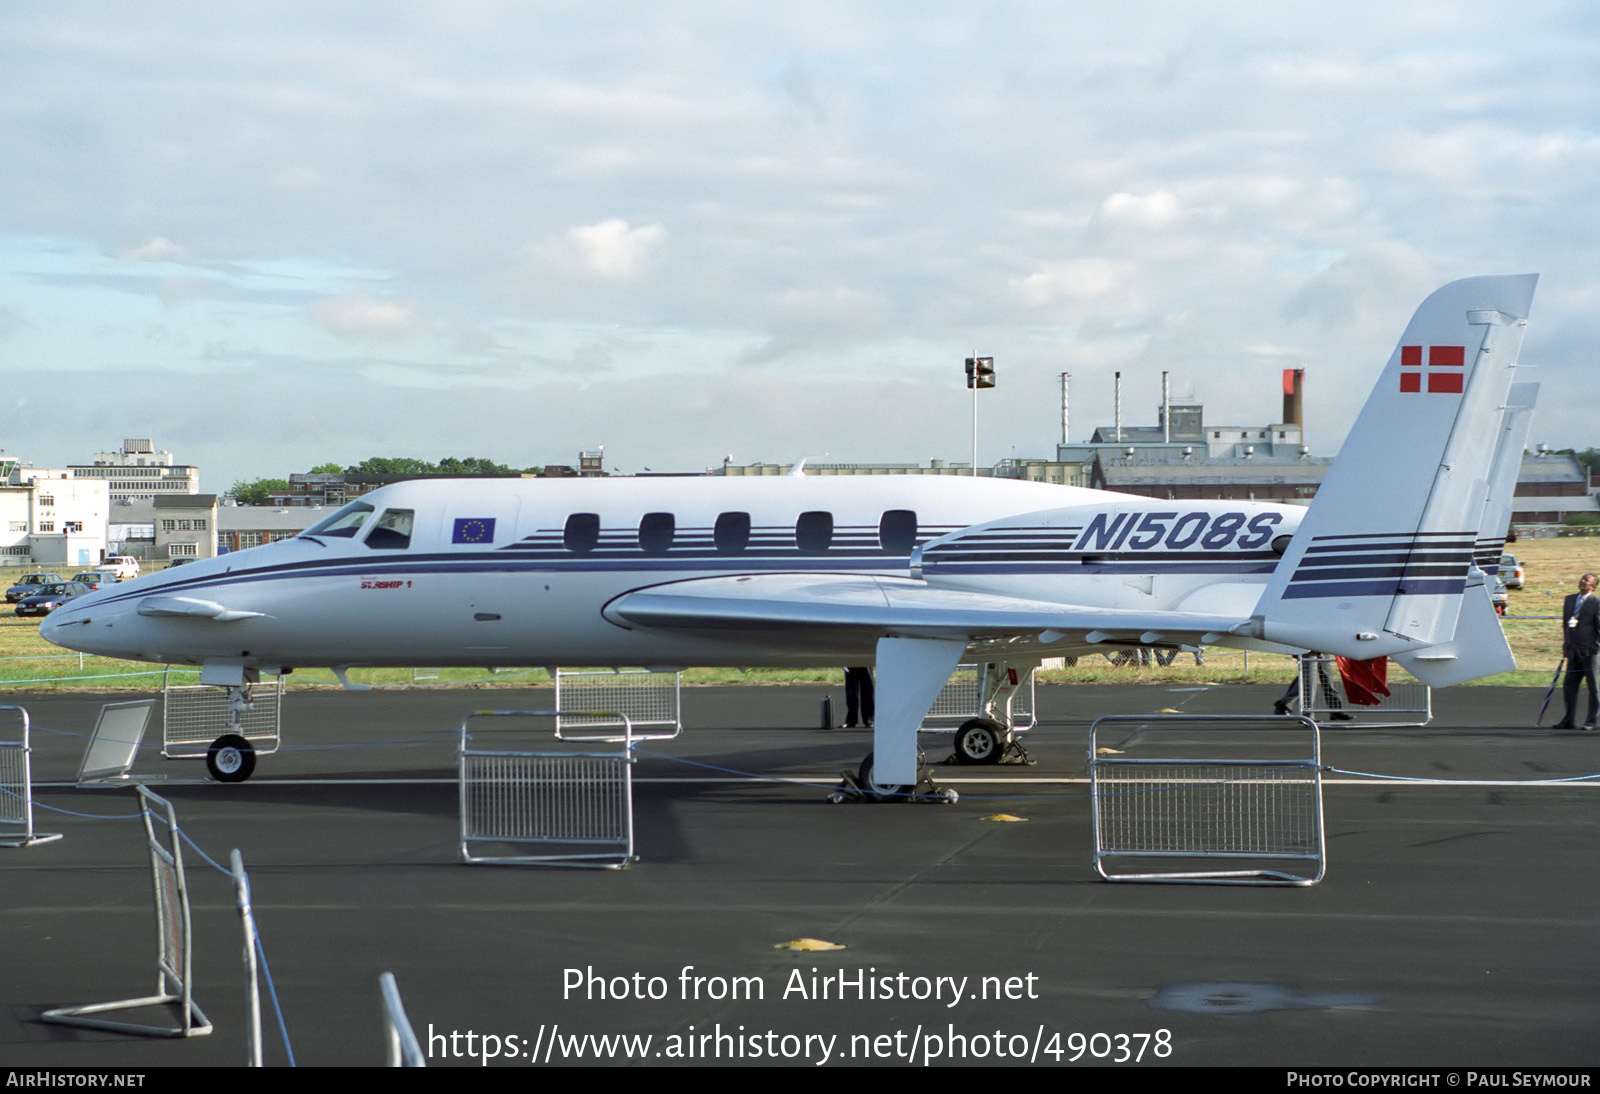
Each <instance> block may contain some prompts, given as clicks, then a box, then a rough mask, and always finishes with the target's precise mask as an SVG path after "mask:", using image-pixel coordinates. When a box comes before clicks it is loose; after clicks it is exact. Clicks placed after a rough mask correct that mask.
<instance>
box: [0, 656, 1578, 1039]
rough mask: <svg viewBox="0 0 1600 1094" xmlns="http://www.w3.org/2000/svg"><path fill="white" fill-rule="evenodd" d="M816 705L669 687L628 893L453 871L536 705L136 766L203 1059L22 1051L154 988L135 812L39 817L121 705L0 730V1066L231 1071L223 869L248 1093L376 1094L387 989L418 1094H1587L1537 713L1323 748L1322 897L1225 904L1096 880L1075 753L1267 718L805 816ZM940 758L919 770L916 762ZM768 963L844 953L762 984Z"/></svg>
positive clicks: (1113, 691) (94, 705) (818, 748)
mask: <svg viewBox="0 0 1600 1094" xmlns="http://www.w3.org/2000/svg"><path fill="white" fill-rule="evenodd" d="M842 690H843V689H842V686H841V687H837V688H831V689H828V688H821V687H809V686H786V687H757V686H749V687H710V688H692V689H685V690H684V692H683V718H684V723H685V727H686V728H685V729H684V732H683V733H682V735H681V736H680V737H678V738H677V739H676V740H671V741H654V742H649V743H647V744H645V745H643V746H641V747H640V749H639V755H638V762H637V763H636V764H635V765H634V778H635V783H634V790H633V803H634V823H635V831H636V853H637V856H638V861H637V862H635V863H634V864H633V865H632V866H631V868H629V869H627V870H623V871H599V870H579V869H568V868H544V867H527V866H472V865H467V864H464V863H463V862H462V861H461V853H460V846H459V844H460V803H459V794H458V786H457V778H456V755H455V751H456V746H457V742H458V734H457V728H458V726H459V725H460V724H461V721H462V719H463V717H465V716H466V715H467V714H468V713H469V712H471V711H473V710H475V709H480V708H485V707H490V708H497V709H535V708H540V709H542V708H545V707H547V706H548V705H549V704H550V702H551V694H550V692H549V691H547V690H545V691H541V690H538V689H529V690H525V691H507V690H494V691H484V690H405V691H377V692H365V693H357V692H329V691H299V692H291V693H290V695H289V696H288V698H287V699H286V700H285V705H284V740H283V747H282V749H281V750H280V751H278V752H276V753H274V754H271V755H263V756H262V757H261V758H260V762H259V766H258V768H257V770H256V774H255V776H254V777H253V778H252V779H250V780H249V781H248V782H244V783H239V784H220V783H214V782H209V781H198V780H201V779H203V777H204V769H203V765H202V764H201V763H199V762H196V761H192V760H189V761H169V760H164V759H162V758H161V757H160V755H159V752H158V750H157V749H155V748H153V747H147V748H146V749H145V750H144V751H143V752H142V753H141V754H140V756H139V758H138V760H137V761H136V763H135V765H134V774H135V776H136V777H155V778H162V777H164V778H166V779H167V781H166V782H164V783H162V782H155V783H152V784H151V789H153V790H155V791H156V792H158V793H160V794H162V795H163V796H164V797H165V798H166V799H167V800H169V801H170V802H172V803H173V806H174V807H175V809H176V813H177V817H178V822H179V824H180V826H181V829H182V831H183V833H184V835H185V837H186V845H185V846H184V855H185V863H186V866H187V871H188V877H189V887H190V893H191V905H192V917H193V931H194V950H193V952H194V957H193V969H194V972H193V984H192V991H193V997H194V1000H195V1001H196V1002H197V1003H198V1004H199V1005H200V1006H201V1008H202V1009H203V1010H204V1012H205V1014H206V1015H207V1016H209V1018H210V1019H211V1020H212V1022H213V1023H214V1024H215V1030H214V1032H212V1033H211V1034H210V1035H208V1036H202V1037H192V1038H171V1039H164V1038H146V1037H138V1036H132V1035H128V1034H120V1033H110V1032H101V1031H95V1030H84V1029H78V1028H73V1027H69V1026H62V1025H54V1024H48V1023H45V1022H43V1021H41V1018H40V1016H41V1014H42V1013H43V1012H44V1011H45V1010H47V1009H50V1008H53V1007H60V1006H69V1005H76V1004H88V1003H97V1002H105V1001H113V1000H120V999H126V998H130V997H134V996H143V995H145V994H147V993H149V992H151V991H152V989H153V988H155V986H156V983H155V982H156V980H157V975H156V928H155V918H154V913H153V897H152V888H151V869H150V862H149V857H148V855H147V853H146V850H145V845H144V832H143V827H142V825H141V823H140V822H139V820H138V807H137V802H136V796H135V794H134V792H133V791H132V790H130V789H112V790H91V789H79V788H76V787H74V786H73V785H72V783H73V780H74V778H75V775H76V772H77V770H78V765H79V761H80V759H81V757H82V754H83V749H84V744H85V734H87V732H88V731H89V729H90V728H91V727H92V726H93V724H94V720H95V716H96V713H97V711H98V708H99V706H100V704H101V703H103V702H106V701H108V699H119V698H122V697H120V696H97V695H82V694H73V695H50V694H41V695H17V694H13V695H11V696H8V697H7V698H6V702H9V703H15V704H19V705H21V706H23V707H25V708H26V709H27V711H28V712H29V715H30V717H31V720H32V725H33V754H32V761H33V778H34V784H35V796H36V805H35V826H36V827H37V828H38V829H39V830H41V831H45V832H59V833H61V834H62V836H63V838H62V839H60V840H57V841H55V842H50V843H41V844H36V845H34V846H31V847H26V848H19V849H0V879H3V881H0V937H3V939H4V946H5V953H6V975H5V977H4V981H3V984H4V988H3V993H4V1000H3V1002H4V1005H3V1009H0V1064H3V1065H5V1066H9V1067H13V1068H16V1067H113V1068H120V1069H132V1070H137V1069H145V1068H150V1067H165V1066H192V1065H240V1064H243V1063H244V1062H245V1059H246V1033H245V1030H246V1018H245V1000H246V993H245V987H244V984H245V981H244V973H243V966H242V963H241V953H242V944H241V937H242V935H241V927H240V919H239V916H238V913H237V911H236V908H235V902H234V895H233V889H232V884H231V881H230V880H229V878H228V877H226V876H225V875H224V874H223V873H222V872H220V870H219V869H217V868H213V866H211V865H209V864H208V863H207V861H206V859H207V858H209V859H211V860H215V862H218V863H224V864H225V863H226V862H227V861H228V854H229V852H230V850H232V849H235V848H237V849H239V851H240V852H241V854H242V857H243V860H244V863H245V865H246V868H247V870H248V871H249V875H250V881H251V887H252V894H253V909H254V914H255V918H256V922H257V927H258V929H259V932H260V936H261V940H262V949H263V951H264V953H265V955H266V958H267V961H268V968H269V972H270V984H271V993H275V997H276V1001H277V1005H278V1007H280V1008H281V1013H282V1016H283V1018H282V1021H283V1028H284V1029H285V1030H286V1032H287V1042H288V1046H289V1047H286V1046H285V1037H284V1035H283V1033H282V1032H280V1030H279V1028H278V1020H277V1018H276V1016H275V1014H274V1010H273V1003H272V994H270V993H269V992H268V990H267V989H266V988H265V987H264V988H263V993H262V994H263V1000H264V1001H263V1027H264V1040H265V1044H266V1047H265V1058H266V1062H267V1063H268V1064H269V1065H279V1064H284V1063H287V1062H288V1060H289V1054H290V1052H291V1051H292V1054H293V1059H294V1061H295V1062H296V1063H298V1064H301V1065H339V1064H345V1065H349V1064H355V1065H372V1064H378V1063H381V1062H382V1060H383V1053H384V1044H383V1040H382V1036H381V1033H380V997H379V988H378V978H379V975H380V974H381V973H384V972H392V973H393V974H394V976H395V977H396V980H397V983H398V986H399V990H400V994H401V996H402V997H403V999H404V1005H405V1009H406V1011H407V1013H408V1015H409V1017H410V1021H411V1023H412V1025H413V1026H414V1028H415V1030H416V1033H417V1035H418V1037H419V1039H420V1040H421V1042H422V1045H423V1048H424V1051H425V1052H427V1053H428V1055H429V1057H430V1058H429V1061H428V1062H429V1065H430V1066H444V1065H467V1066H481V1065H489V1066H530V1065H544V1064H546V1063H548V1064H552V1065H553V1064H557V1063H568V1064H572V1063H587V1064H596V1063H599V1064H605V1065H619V1064H635V1065H637V1064H671V1063H676V1062H693V1063H713V1064H715V1063H735V1064H742V1065H751V1064H758V1065H763V1064H769V1063H777V1064H786V1065H791V1066H801V1065H815V1066H822V1065H826V1066H838V1065H840V1064H861V1063H877V1064H891V1065H892V1064H901V1065H904V1064H917V1065H921V1064H924V1063H931V1064H934V1065H940V1066H944V1065H950V1064H955V1065H961V1064H971V1063H978V1064H986V1065H996V1064H1000V1065H1027V1064H1034V1065H1042V1066H1087V1065H1091V1064H1101V1065H1117V1064H1120V1066H1140V1067H1148V1066H1169V1065H1173V1064H1183V1065H1268V1066H1277V1067H1314V1066H1329V1067H1334V1066H1337V1067H1374V1066H1407V1065H1409V1066H1460V1067H1467V1066H1593V1065H1595V1064H1596V1063H1600V1037H1597V1036H1596V1035H1595V1029H1596V1019H1597V1017H1600V945H1597V939H1600V899H1597V897H1600V881H1597V878H1600V783H1596V782H1579V783H1570V782H1569V783H1558V782H1554V781H1553V780H1559V779H1566V778H1575V777H1583V776H1593V775H1595V774H1597V773H1600V734H1593V733H1583V732H1581V731H1578V732H1572V731H1557V730H1553V729H1549V728H1544V729H1538V728H1534V727H1533V723H1534V719H1535V716H1536V714H1537V712H1538V708H1539V703H1540V701H1541V700H1542V698H1543V693H1542V691H1538V690H1530V689H1515V688H1474V687H1467V688H1456V689H1451V690H1449V691H1444V692H1439V693H1437V694H1436V695H1435V696H1434V698H1433V704H1434V716H1433V720H1432V722H1431V723H1430V724H1428V725H1427V726H1425V727H1420V728H1419V727H1401V728H1360V727H1358V728H1345V727H1344V725H1343V724H1339V723H1335V724H1333V725H1330V726H1329V728H1327V729H1325V731H1324V732H1323V734H1322V747H1323V754H1322V760H1323V763H1324V764H1326V765H1327V766H1328V767H1329V768H1330V769H1331V770H1330V771H1329V772H1328V773H1327V775H1326V785H1325V803H1324V813H1325V829H1326V875H1325V877H1324V878H1323V879H1322V880H1321V881H1320V883H1318V884H1316V885H1313V886H1309V887H1250V886H1238V885H1221V884H1203V885H1179V884H1126V883H1110V882H1107V881H1105V880H1102V879H1101V878H1100V877H1099V876H1098V874H1097V873H1096V871H1095V868H1094V862H1093V858H1094V850H1095V842H1094V834H1093V831H1092V825H1091V816H1090V799H1089V796H1088V786H1087V783H1086V782H1085V771H1086V766H1087V763H1088V742H1089V731H1090V730H1089V727H1090V723H1091V722H1092V721H1093V720H1094V719H1095V718H1097V717H1099V716H1102V715H1108V714H1140V715H1150V714H1154V713H1157V712H1160V711H1164V710H1165V711H1176V712H1181V713H1182V714H1186V715H1194V714H1239V713H1250V714H1260V713H1265V712H1266V711H1267V710H1269V709H1270V707H1271V703H1272V700H1273V699H1274V698H1275V697H1276V695H1275V692H1274V691H1273V690H1272V689H1265V688H1250V687H1184V688H1166V687H1159V686H1142V687H1138V686H1078V687H1041V688H1040V689H1039V693H1038V706H1039V710H1040V715H1039V725H1038V726H1037V727H1036V728H1035V729H1033V730H1032V731H1030V732H1029V733H1028V734H1026V737H1025V740H1026V743H1027V748H1028V751H1029V753H1030V754H1031V757H1032V758H1033V760H1034V761H1035V762H1034V763H1033V764H1032V765H1027V766H1021V765H1018V766H998V767H985V768H958V767H949V768H946V767H937V768H936V769H935V770H936V778H937V779H938V780H939V781H940V784H941V785H944V786H950V787H953V788H954V789H956V790H957V791H958V792H959V795H960V800H959V801H958V802H956V803H955V804H932V803H920V802H919V803H881V804H869V803H860V802H846V803H842V804H832V803H830V802H829V800H828V794H829V790H830V789H832V788H833V787H836V786H837V785H839V783H840V774H841V772H843V771H847V770H848V771H854V770H855V768H856V766H857V764H858V763H859V762H860V760H861V758H862V756H863V755H864V754H865V752H866V751H867V750H868V749H869V748H870V734H869V733H867V732H865V731H859V730H857V731H850V730H837V729H834V730H824V729H822V728H820V714H819V705H820V701H821V698H822V696H823V694H824V693H831V694H832V695H833V697H834V702H835V703H836V704H837V703H839V701H840V700H841V699H842ZM1555 706H1556V707H1557V708H1559V706H1560V701H1559V698H1558V699H1557V701H1556V704H1555ZM836 709H837V708H836ZM1558 717H1559V709H1557V710H1556V711H1555V712H1553V713H1551V714H1549V715H1547V716H1546V718H1545V721H1546V722H1547V723H1549V722H1553V721H1555V720H1556V718H1558ZM1162 732H1165V731H1164V730H1162V729H1161V728H1160V727H1141V726H1131V727H1122V728H1119V729H1118V730H1116V731H1115V732H1114V733H1110V734H1108V735H1106V736H1104V737H1102V743H1106V742H1110V743H1112V744H1114V745H1116V746H1117V747H1118V748H1119V749H1122V750H1129V749H1132V748H1133V747H1134V746H1139V747H1145V748H1146V749H1147V750H1148V748H1149V746H1150V742H1151V741H1152V740H1160V739H1161V738H1160V737H1159V736H1156V737H1152V736H1151V735H1152V734H1158V735H1159V734H1160V733H1162ZM541 733H542V731H541ZM1179 736H1180V738H1182V739H1183V740H1186V741H1188V742H1189V743H1190V744H1193V742H1194V740H1196V739H1197V737H1196V734H1195V733H1189V734H1188V735H1187V736H1184V735H1183V734H1180V735H1179ZM1198 737H1199V738H1204V737H1205V734H1204V733H1200V734H1199V735H1198ZM492 738H493V735H492V734H489V733H479V732H477V731H475V732H474V738H473V739H474V742H475V745H476V743H477V742H479V741H483V740H490V739H492ZM947 742H948V737H940V736H939V735H937V734H929V735H927V736H926V739H925V748H926V751H927V753H928V756H929V760H930V762H933V761H937V760H938V759H940V758H941V757H942V755H943V754H944V751H945V750H947V748H948V744H947ZM1230 747H1232V746H1230ZM1157 751H1158V752H1159V748H1158V749H1157ZM1130 754H1131V753H1130ZM1378 776H1385V777H1389V778H1379V777H1378ZM1394 779H1399V780H1417V781H1393V780H1394ZM191 780H194V781H191ZM998 814H1009V815H1012V816H1014V817H1017V818H1020V821H1019V822H1006V821H997V820H992V819H990V818H993V817H995V816H996V815H998ZM798 939H817V940H823V941H826V942H829V943H833V944H836V945H838V946H841V947H843V948H840V949H831V950H826V951H805V950H801V951H795V950H790V949H781V948H776V947H778V946H780V945H781V944H783V943H788V942H792V941H794V940H798Z"/></svg>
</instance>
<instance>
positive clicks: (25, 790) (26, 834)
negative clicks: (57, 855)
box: [0, 706, 61, 847]
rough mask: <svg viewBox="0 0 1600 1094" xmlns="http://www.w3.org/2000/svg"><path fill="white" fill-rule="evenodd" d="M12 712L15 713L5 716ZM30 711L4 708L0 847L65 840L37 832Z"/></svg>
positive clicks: (1, 722) (0, 750)
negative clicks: (30, 741)
mask: <svg viewBox="0 0 1600 1094" xmlns="http://www.w3.org/2000/svg"><path fill="white" fill-rule="evenodd" d="M5 712H11V713H5ZM28 729H29V722H28V711H27V710H26V709H25V708H23V707H19V706H0V733H3V734H5V736H6V739H4V740H0V833H4V834H3V835H0V847H28V846H31V845H33V844H35V843H49V842H50V841H51V840H58V839H60V838H61V833H59V832H36V831H34V829H33V761H32V755H33V749H32V746H31V745H30V744H29V743H28V741H29V738H28Z"/></svg>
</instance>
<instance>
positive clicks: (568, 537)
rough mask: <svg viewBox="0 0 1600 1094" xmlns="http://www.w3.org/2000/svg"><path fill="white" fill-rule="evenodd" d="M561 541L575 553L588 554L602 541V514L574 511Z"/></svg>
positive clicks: (568, 519)
mask: <svg viewBox="0 0 1600 1094" xmlns="http://www.w3.org/2000/svg"><path fill="white" fill-rule="evenodd" d="M561 542H562V543H563V544H564V545H565V546H566V548H567V550H569V551H571V552H572V553H573V554H575V555H586V554H588V553H589V552H590V551H592V550H594V548H595V544H597V543H599V542H600V514H599V513H574V514H572V515H571V516H570V517H568V518H567V526H566V528H565V529H564V530H563V531H562V533H561Z"/></svg>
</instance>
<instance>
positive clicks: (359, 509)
mask: <svg viewBox="0 0 1600 1094" xmlns="http://www.w3.org/2000/svg"><path fill="white" fill-rule="evenodd" d="M372 511H373V509H372V506H370V505H368V504H367V503H366V502H364V501H353V502H351V503H350V504H349V505H346V506H345V507H344V508H343V509H341V510H339V511H338V512H337V513H335V514H333V516H331V517H328V518H326V519H324V520H322V521H319V522H318V523H316V524H313V525H312V526H311V527H310V528H307V529H306V530H305V531H304V532H301V533H300V534H301V535H303V536H329V537H334V536H339V537H343V538H345V539H351V538H354V536H355V534H356V533H357V532H359V531H361V526H362V525H363V524H365V523H366V522H367V514H368V513H371V512H372Z"/></svg>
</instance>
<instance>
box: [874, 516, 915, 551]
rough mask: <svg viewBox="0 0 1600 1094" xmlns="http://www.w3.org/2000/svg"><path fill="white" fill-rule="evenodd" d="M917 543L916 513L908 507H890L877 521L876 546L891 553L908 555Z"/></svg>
mask: <svg viewBox="0 0 1600 1094" xmlns="http://www.w3.org/2000/svg"><path fill="white" fill-rule="evenodd" d="M916 545H917V514H916V513H914V512H912V511H911V510H910V509H890V510H889V511H888V512H886V513H884V514H883V518H882V519H881V520H879V521H878V546H880V547H882V548H883V549H884V550H885V551H887V552H889V553H890V554H891V555H909V554H910V553H911V548H913V547H915V546H916Z"/></svg>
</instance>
